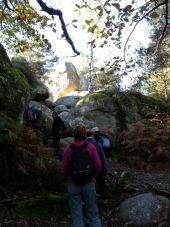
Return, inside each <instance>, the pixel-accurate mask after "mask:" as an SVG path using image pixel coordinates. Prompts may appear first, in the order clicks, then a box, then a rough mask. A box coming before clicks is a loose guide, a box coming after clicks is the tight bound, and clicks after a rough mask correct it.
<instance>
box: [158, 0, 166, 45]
mask: <svg viewBox="0 0 170 227" xmlns="http://www.w3.org/2000/svg"><path fill="white" fill-rule="evenodd" d="M165 7H166V8H165V11H166V13H165V26H164V29H163V32H162V36H161V38H160V41H159V44H161V43H162V40H163V39H164V38H165V36H166V34H165V33H166V29H167V26H168V0H165ZM159 44H158V45H159Z"/></svg>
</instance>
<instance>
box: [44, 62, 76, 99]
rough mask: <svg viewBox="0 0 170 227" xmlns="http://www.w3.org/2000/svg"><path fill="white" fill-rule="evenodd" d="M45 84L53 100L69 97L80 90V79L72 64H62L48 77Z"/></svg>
mask: <svg viewBox="0 0 170 227" xmlns="http://www.w3.org/2000/svg"><path fill="white" fill-rule="evenodd" d="M44 84H45V85H46V86H47V87H48V88H49V90H50V92H51V99H52V100H53V101H55V100H57V98H58V97H62V96H65V95H68V94H69V93H70V92H73V91H76V90H79V89H80V78H79V76H78V74H77V70H76V68H75V66H74V65H73V64H72V63H71V62H65V63H60V64H59V65H58V66H57V68H56V70H55V71H53V72H51V73H50V74H49V75H46V77H45V79H44Z"/></svg>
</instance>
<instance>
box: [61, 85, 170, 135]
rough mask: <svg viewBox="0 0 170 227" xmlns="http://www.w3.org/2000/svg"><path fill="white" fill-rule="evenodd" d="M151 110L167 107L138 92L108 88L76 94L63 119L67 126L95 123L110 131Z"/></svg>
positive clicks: (93, 124)
mask: <svg viewBox="0 0 170 227" xmlns="http://www.w3.org/2000/svg"><path fill="white" fill-rule="evenodd" d="M62 99H64V97H63V98H62ZM58 103H59V102H58ZM153 112H154V114H157V113H163V112H167V113H168V112H170V107H169V106H167V104H164V103H163V102H159V101H158V100H155V99H153V98H151V97H147V96H145V95H142V94H139V93H132V92H117V91H115V89H113V88H112V89H107V90H101V91H97V92H94V93H93V94H87V95H85V96H83V97H79V99H77V102H74V104H73V105H72V107H71V109H70V111H69V114H68V115H67V117H66V119H65V120H66V121H67V122H68V124H69V125H70V126H71V127H74V126H75V125H76V124H78V123H83V124H85V125H86V127H88V128H91V127H94V126H98V127H99V129H100V130H101V131H103V132H105V133H106V134H108V135H113V134H114V133H116V132H118V131H119V132H120V131H122V130H126V129H129V128H130V126H131V124H132V123H134V122H137V121H139V120H141V119H144V118H146V117H148V114H149V113H153Z"/></svg>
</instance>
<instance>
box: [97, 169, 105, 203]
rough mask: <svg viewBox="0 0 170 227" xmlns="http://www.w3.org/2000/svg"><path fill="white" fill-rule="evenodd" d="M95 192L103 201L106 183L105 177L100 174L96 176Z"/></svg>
mask: <svg viewBox="0 0 170 227" xmlns="http://www.w3.org/2000/svg"><path fill="white" fill-rule="evenodd" d="M96 190H97V193H99V195H100V196H101V198H102V199H105V193H106V192H105V191H106V183H105V176H104V174H103V173H102V172H101V173H99V174H98V176H97V178H96Z"/></svg>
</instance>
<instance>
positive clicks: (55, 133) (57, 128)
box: [51, 111, 65, 156]
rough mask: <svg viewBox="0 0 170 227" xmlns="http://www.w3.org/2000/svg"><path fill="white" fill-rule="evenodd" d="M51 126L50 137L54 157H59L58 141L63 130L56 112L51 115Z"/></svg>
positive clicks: (62, 124)
mask: <svg viewBox="0 0 170 227" xmlns="http://www.w3.org/2000/svg"><path fill="white" fill-rule="evenodd" d="M52 117H53V125H52V130H51V136H52V140H53V147H54V148H55V154H54V156H60V139H61V137H62V132H63V130H64V127H65V126H64V122H63V120H62V119H61V118H60V116H59V115H58V113H57V112H56V111H54V112H53V113H52Z"/></svg>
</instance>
